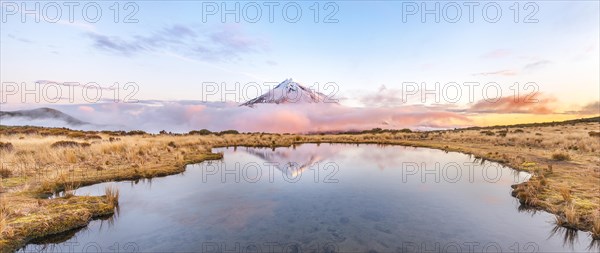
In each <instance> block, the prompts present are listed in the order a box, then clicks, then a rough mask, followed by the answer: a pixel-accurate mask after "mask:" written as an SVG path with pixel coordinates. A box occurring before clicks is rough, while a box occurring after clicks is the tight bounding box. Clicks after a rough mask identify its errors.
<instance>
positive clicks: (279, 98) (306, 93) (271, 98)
mask: <svg viewBox="0 0 600 253" xmlns="http://www.w3.org/2000/svg"><path fill="white" fill-rule="evenodd" d="M325 101H327V97H326V96H325V95H324V94H323V93H320V92H315V91H313V90H310V89H309V88H306V87H304V86H302V85H300V84H299V83H297V82H294V81H292V79H291V78H290V79H286V80H285V81H283V82H281V83H280V84H278V85H277V86H275V88H273V89H272V90H270V91H268V92H267V93H265V94H263V95H261V96H259V97H257V98H254V99H251V100H249V101H247V102H245V103H243V104H241V106H250V107H253V106H254V105H255V104H288V103H322V102H325Z"/></svg>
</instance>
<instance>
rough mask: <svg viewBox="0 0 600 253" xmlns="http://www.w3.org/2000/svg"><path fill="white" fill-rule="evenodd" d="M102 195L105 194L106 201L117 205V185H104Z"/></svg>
mask: <svg viewBox="0 0 600 253" xmlns="http://www.w3.org/2000/svg"><path fill="white" fill-rule="evenodd" d="M104 195H105V196H106V199H107V201H108V203H110V204H112V205H113V206H118V205H119V189H118V188H117V187H113V186H111V187H106V188H105V189H104Z"/></svg>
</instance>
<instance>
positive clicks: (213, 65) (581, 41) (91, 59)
mask: <svg viewBox="0 0 600 253" xmlns="http://www.w3.org/2000/svg"><path fill="white" fill-rule="evenodd" d="M1 3H2V5H1V8H2V17H1V18H2V22H1V23H0V25H1V29H0V76H1V77H0V79H1V81H2V91H3V93H2V101H1V102H2V104H0V106H1V107H2V110H17V109H31V108H38V107H51V108H56V109H59V110H61V111H64V112H67V113H69V114H71V115H74V116H76V117H79V118H82V119H83V120H85V121H88V122H93V123H97V124H113V125H115V122H118V123H120V126H122V125H127V126H128V127H129V128H132V127H133V128H135V126H144V128H145V129H148V130H151V131H155V130H158V129H161V128H167V129H173V130H174V131H188V130H189V129H197V128H212V129H215V130H219V129H223V128H240V129H243V130H248V131H261V130H264V131H283V132H286V131H294V132H298V131H300V132H301V131H317V130H335V129H349V128H352V129H355V128H357V129H360V128H370V127H383V128H404V127H408V128H417V129H431V128H451V127H461V126H471V125H494V124H512V123H524V122H536V121H552V120H564V119H572V118H580V117H589V116H596V115H598V114H600V105H599V103H598V101H600V72H599V69H600V52H599V50H600V49H599V47H600V27H599V26H600V25H599V24H600V17H599V15H600V14H599V13H600V6H599V3H598V1H542V2H516V1H498V2H443V1H428V2H406V1H405V2H402V1H338V2H327V1H297V2H244V1H237V2H236V1H226V2H219V1H216V2H201V1H138V2H127V1H125V2H115V1H97V2H79V3H78V5H73V6H68V5H69V3H66V2H36V1H29V2H19V1H16V2H15V1H1ZM36 4H39V5H36ZM70 8H72V9H70ZM70 10H72V13H70V12H71V11H70ZM97 10H99V11H100V12H101V15H96V14H97ZM257 10H259V11H260V14H261V15H257V13H258V12H257ZM298 10H299V11H300V12H298ZM58 12H60V15H57V14H58ZM459 12H460V15H458V14H459ZM297 13H301V14H300V15H297ZM36 18H39V22H37V21H38V20H36ZM236 18H238V19H239V20H236ZM436 18H438V19H439V20H436ZM286 78H293V80H294V81H296V82H298V83H301V84H302V85H304V86H306V87H311V88H313V89H315V90H317V91H319V92H322V93H324V94H326V95H328V96H331V97H334V98H335V99H337V100H338V101H339V104H329V105H325V106H323V107H318V108H313V105H294V106H275V107H274V106H269V105H265V106H262V107H261V108H255V109H254V110H247V108H242V109H240V108H239V107H238V106H236V103H241V102H244V101H246V100H249V99H251V98H254V97H256V96H258V95H260V94H262V93H264V92H266V91H267V90H268V88H270V87H272V86H274V85H276V84H277V83H279V82H281V81H283V80H285V79H286ZM36 83H38V84H39V85H37V86H36ZM436 83H439V84H438V85H437V86H436ZM56 84H58V85H56ZM44 87H49V88H44ZM215 87H216V88H215ZM256 87H261V89H257V88H256ZM490 87H491V88H490ZM84 88H85V89H84ZM70 89H73V90H72V91H73V92H69V91H71V90H70ZM211 89H216V90H211ZM25 90H33V91H30V93H37V94H38V97H35V95H32V94H29V95H25V96H24V97H23V93H24V91H25ZM84 90H85V95H83V93H84ZM54 91H60V95H57V94H58V93H57V92H54ZM98 92H99V93H98ZM25 93H26V92H25ZM424 93H425V94H424ZM458 93H460V95H459V94H458ZM98 94H100V96H97V95H98ZM517 94H518V95H517ZM515 96H516V97H517V98H516V99H515ZM115 98H117V99H118V100H119V101H118V102H115V101H114V100H115ZM171 117H175V118H176V119H171V120H165V119H169V118H171ZM232 118H235V120H234V119H232ZM239 119H246V120H239ZM256 119H262V120H256ZM248 120H253V121H255V122H254V124H253V125H252V126H248V125H247V124H246V122H247V121H248ZM217 121H218V122H217ZM274 121H276V122H280V123H278V124H276V125H274V124H273V122H274ZM147 122H153V123H147ZM155 122H162V123H155ZM121 123H122V124H121Z"/></svg>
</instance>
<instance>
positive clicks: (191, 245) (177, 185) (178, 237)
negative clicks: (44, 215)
mask: <svg viewBox="0 0 600 253" xmlns="http://www.w3.org/2000/svg"><path fill="white" fill-rule="evenodd" d="M214 152H223V153H224V158H223V160H221V161H212V162H204V163H201V164H196V165H189V166H188V167H187V170H186V171H185V172H184V173H182V174H178V175H173V176H168V177H164V178H155V179H153V180H146V181H139V182H117V183H103V184H97V185H93V186H88V187H83V188H80V189H78V190H77V191H76V194H77V195H86V194H90V195H102V194H103V193H104V189H105V188H106V187H107V186H116V187H118V188H119V190H120V207H119V212H118V214H117V215H115V216H114V217H112V218H110V219H108V220H96V221H93V222H91V223H90V225H89V226H88V227H86V228H84V229H81V230H79V231H73V232H72V233H71V234H65V235H62V236H59V237H54V238H49V239H48V240H45V241H41V242H37V243H38V244H29V245H27V247H26V248H24V249H22V251H27V252H29V251H47V252H65V251H69V250H71V249H73V250H74V251H77V252H81V251H87V252H98V251H104V252H133V251H136V252H165V251H169V252H173V251H176V252H177V251H179V252H183V251H185V252H189V251H195V252H282V251H283V252H332V251H335V252H420V251H421V252H422V251H428V252H431V251H433V252H500V251H502V252H565V251H576V252H581V251H589V250H590V249H588V244H589V242H590V237H589V236H588V234H587V233H583V232H573V231H565V230H562V229H559V230H558V231H557V230H555V228H554V225H553V224H552V222H551V221H552V220H553V216H552V215H550V214H548V213H545V212H533V211H528V210H526V209H524V208H523V207H520V205H519V203H518V201H517V200H516V199H515V198H513V197H511V195H510V192H511V187H510V186H511V185H512V184H515V183H519V182H523V181H524V180H527V178H528V176H529V175H528V174H527V173H522V172H515V171H514V170H511V169H509V168H505V167H503V166H500V165H498V164H496V163H491V162H481V161H477V160H474V159H473V158H472V157H471V156H468V155H465V154H460V153H452V152H450V153H446V152H444V151H440V150H433V149H426V148H412V147H401V146H379V145H342V144H321V145H317V144H304V145H300V146H296V147H293V148H276V149H274V150H273V149H265V148H246V147H238V148H219V149H215V150H214ZM553 229H554V230H553ZM594 250H597V248H594V249H592V251H594Z"/></svg>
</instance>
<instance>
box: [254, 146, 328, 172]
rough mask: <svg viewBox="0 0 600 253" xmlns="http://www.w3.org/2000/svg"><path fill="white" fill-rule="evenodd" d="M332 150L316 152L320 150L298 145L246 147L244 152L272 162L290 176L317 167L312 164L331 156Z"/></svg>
mask: <svg viewBox="0 0 600 253" xmlns="http://www.w3.org/2000/svg"><path fill="white" fill-rule="evenodd" d="M329 150H335V151H334V152H325V153H323V152H317V151H322V150H319V149H314V148H307V149H305V148H302V146H298V148H296V149H295V150H292V149H289V148H284V149H275V150H273V149H268V148H246V149H244V151H245V152H247V153H248V154H251V155H254V156H257V157H259V158H261V159H263V160H265V161H266V162H268V163H271V164H273V166H274V167H276V168H277V169H278V170H280V171H281V172H283V173H284V174H286V175H288V176H290V177H296V176H297V175H299V174H301V173H302V172H304V171H305V170H307V169H317V168H316V167H314V168H313V166H319V164H318V163H319V162H321V161H323V160H325V159H326V158H329V157H330V156H333V155H334V154H335V153H337V150H336V149H329Z"/></svg>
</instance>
